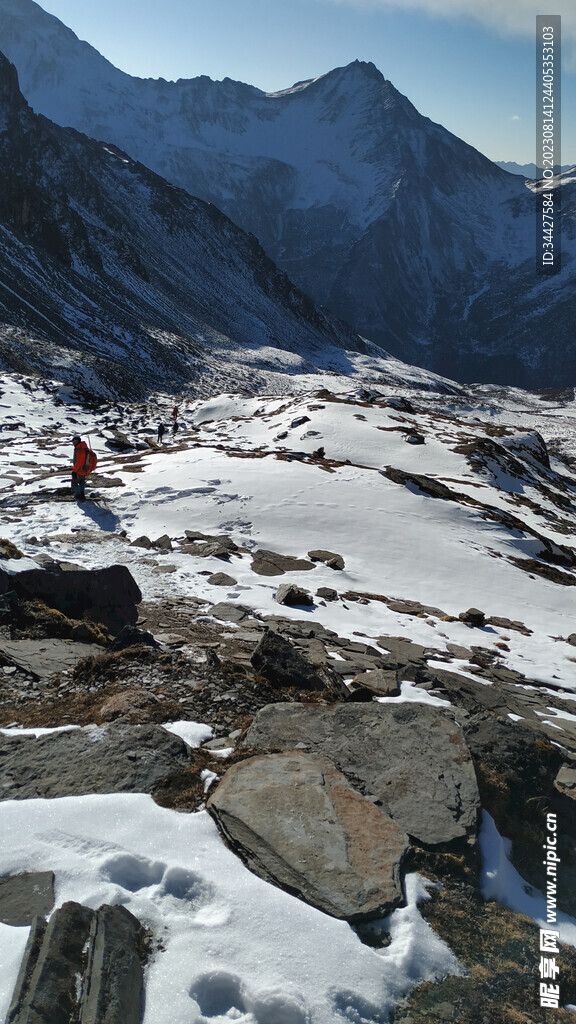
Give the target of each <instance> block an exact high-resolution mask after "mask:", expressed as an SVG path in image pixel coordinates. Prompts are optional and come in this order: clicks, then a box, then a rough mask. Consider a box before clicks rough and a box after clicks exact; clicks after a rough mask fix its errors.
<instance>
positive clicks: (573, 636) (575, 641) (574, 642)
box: [566, 633, 576, 647]
mask: <svg viewBox="0 0 576 1024" xmlns="http://www.w3.org/2000/svg"><path fill="white" fill-rule="evenodd" d="M566 643H567V644H570V645H571V646H572V647H576V633H570V636H568V637H566Z"/></svg>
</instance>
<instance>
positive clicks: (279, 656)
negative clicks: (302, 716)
mask: <svg viewBox="0 0 576 1024" xmlns="http://www.w3.org/2000/svg"><path fill="white" fill-rule="evenodd" d="M250 661H251V663H252V665H253V667H254V668H255V669H256V671H257V672H258V673H259V674H260V675H262V676H264V677H265V678H266V679H267V680H268V682H269V683H271V685H272V686H279V687H282V686H290V687H292V686H293V687H296V688H297V689H299V690H325V689H326V688H327V685H328V684H327V680H326V677H325V676H324V675H320V674H319V672H317V671H316V670H315V669H314V668H313V667H312V665H311V664H310V662H309V661H307V660H306V659H305V658H303V657H302V655H301V654H299V653H298V651H297V650H296V649H295V648H294V647H293V646H292V644H291V643H290V641H289V640H286V639H285V638H284V637H283V636H280V634H278V633H273V632H271V631H270V630H268V631H267V632H266V633H264V636H263V637H262V639H261V640H260V642H259V644H258V646H257V647H256V649H255V651H254V653H253V654H252V657H251V658H250ZM341 693H342V696H344V695H345V693H346V688H345V687H342V688H341Z"/></svg>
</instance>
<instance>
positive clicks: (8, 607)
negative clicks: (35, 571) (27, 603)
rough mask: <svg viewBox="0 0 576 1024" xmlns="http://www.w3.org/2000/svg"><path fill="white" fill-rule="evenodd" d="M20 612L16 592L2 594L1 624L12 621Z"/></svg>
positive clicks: (9, 591)
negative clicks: (18, 611)
mask: <svg viewBox="0 0 576 1024" xmlns="http://www.w3.org/2000/svg"><path fill="white" fill-rule="evenodd" d="M17 610H18V595H17V594H16V592H15V591H14V590H8V591H6V593H5V594H0V622H7V621H8V620H10V619H12V618H13V617H14V615H15V614H16V612H17Z"/></svg>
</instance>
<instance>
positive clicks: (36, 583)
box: [0, 563, 142, 632]
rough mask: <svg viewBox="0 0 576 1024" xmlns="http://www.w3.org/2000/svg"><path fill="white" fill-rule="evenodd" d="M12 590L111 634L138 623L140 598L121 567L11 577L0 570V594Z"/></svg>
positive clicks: (52, 570)
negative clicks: (104, 629)
mask: <svg viewBox="0 0 576 1024" xmlns="http://www.w3.org/2000/svg"><path fill="white" fill-rule="evenodd" d="M8 590H13V591H15V593H16V594H17V596H18V597H19V598H24V599H25V600H32V601H33V600H39V601H43V602H44V603H45V604H47V605H48V606H49V607H50V608H56V609H57V610H58V611H60V612H63V613H64V614H65V615H73V616H74V617H75V618H82V616H86V617H87V618H89V619H92V621H94V622H101V623H103V625H105V626H107V627H108V628H109V629H111V630H112V631H114V632H118V631H119V630H120V629H122V627H123V626H126V625H134V624H135V622H136V621H137V619H138V610H137V608H136V605H137V604H139V603H140V601H141V600H142V594H141V593H140V589H139V587H138V586H137V584H136V582H135V580H134V578H133V576H132V574H131V573H130V570H129V569H127V568H126V566H125V565H110V566H107V567H106V568H105V569H63V568H61V566H59V565H58V564H57V563H51V565H50V567H49V568H46V569H25V570H24V571H23V572H20V573H14V574H12V575H10V574H8V573H6V572H4V571H3V570H1V569H0V591H1V592H4V593H5V592H6V591H8Z"/></svg>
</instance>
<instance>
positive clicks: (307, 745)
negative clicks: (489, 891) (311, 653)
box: [241, 703, 480, 845]
mask: <svg viewBox="0 0 576 1024" xmlns="http://www.w3.org/2000/svg"><path fill="white" fill-rule="evenodd" d="M241 745H242V746H246V747H248V748H253V749H255V750H259V751H262V752H266V753H267V752H270V751H271V750H287V749H294V748H295V747H297V746H301V747H302V748H303V749H307V750H310V751H313V752H317V753H322V754H324V755H325V756H327V757H329V758H330V760H331V761H333V763H334V764H335V765H336V767H337V768H338V769H339V770H340V771H342V772H343V773H344V774H345V775H346V776H347V777H348V778H350V779H351V780H353V782H354V784H355V785H356V786H361V787H362V791H363V792H364V793H365V794H366V795H368V796H371V797H372V798H376V799H377V800H378V801H379V802H380V804H381V806H382V807H383V808H384V809H385V810H387V811H389V813H390V814H391V816H392V817H393V818H394V820H395V821H396V822H397V823H398V825H399V826H400V827H401V828H402V829H404V831H405V832H407V833H408V835H409V836H411V837H414V838H415V839H418V840H420V841H421V842H423V843H426V844H431V845H436V844H444V843H448V842H450V841H452V840H455V839H458V840H469V841H471V840H474V838H475V835H476V825H477V817H478V813H479V808H480V801H479V795H478V787H477V784H476V776H475V774H474V768H473V764H472V759H471V757H470V753H469V751H468V748H467V746H466V744H465V742H464V736H463V733H462V730H461V729H460V727H459V726H457V725H456V724H455V722H454V721H453V720H452V719H451V717H450V716H449V715H448V714H446V713H445V712H444V711H443V710H442V709H439V708H435V707H430V706H429V705H425V704H389V705H387V704H375V703H370V704H337V705H334V706H332V707H326V706H321V705H312V704H306V705H294V704H271V705H268V707H265V708H263V709H262V710H261V711H259V712H258V714H257V715H256V717H255V719H254V721H253V722H252V725H251V726H250V728H249V730H248V732H247V734H246V736H245V737H244V740H243V741H242V744H241Z"/></svg>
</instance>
